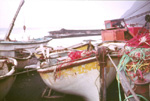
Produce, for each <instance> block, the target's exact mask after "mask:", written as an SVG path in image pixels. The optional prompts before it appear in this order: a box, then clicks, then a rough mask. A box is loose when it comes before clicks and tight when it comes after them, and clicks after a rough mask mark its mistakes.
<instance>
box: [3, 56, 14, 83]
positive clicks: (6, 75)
mask: <svg viewBox="0 0 150 101" xmlns="http://www.w3.org/2000/svg"><path fill="white" fill-rule="evenodd" d="M8 59H11V60H13V62H14V65H13V66H11V70H10V71H9V72H8V73H6V74H5V75H2V76H0V80H3V79H6V78H8V77H10V76H11V75H12V74H13V73H15V66H16V65H17V61H16V59H13V58H8Z"/></svg>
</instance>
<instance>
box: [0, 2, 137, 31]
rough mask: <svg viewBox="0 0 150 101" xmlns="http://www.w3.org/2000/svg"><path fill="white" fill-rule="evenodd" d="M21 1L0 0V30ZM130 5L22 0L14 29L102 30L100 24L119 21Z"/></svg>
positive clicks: (129, 3) (124, 3) (9, 21)
mask: <svg viewBox="0 0 150 101" xmlns="http://www.w3.org/2000/svg"><path fill="white" fill-rule="evenodd" d="M20 1H21V0H0V28H8V27H9V26H10V24H11V22H12V20H13V17H14V15H15V13H16V11H17V8H18V6H19V4H20ZM134 2H135V1H134V0H132V1H131V0H130V1H127V0H125V1H121V0H120V1H119V0H117V1H103V0H101V1H98V0H96V1H93V0H91V1H87V0H70V1H69V0H63V1H62V0H53V1H52V0H25V3H24V5H23V7H22V8H21V11H20V12H19V15H18V17H17V19H16V22H15V26H14V27H15V28H22V27H23V25H24V24H25V25H26V27H27V28H41V27H42V28H49V29H52V30H53V29H60V28H66V29H102V28H104V20H110V19H117V18H120V17H121V16H122V15H123V14H124V13H125V11H127V10H128V9H129V8H130V7H131V6H132V5H133V3H134Z"/></svg>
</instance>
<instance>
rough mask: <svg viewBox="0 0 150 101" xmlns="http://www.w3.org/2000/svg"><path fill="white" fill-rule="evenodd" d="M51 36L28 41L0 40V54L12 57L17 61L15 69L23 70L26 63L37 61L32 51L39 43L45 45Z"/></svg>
mask: <svg viewBox="0 0 150 101" xmlns="http://www.w3.org/2000/svg"><path fill="white" fill-rule="evenodd" d="M50 40H51V38H39V39H34V40H30V41H4V40H3V41H0V47H1V49H0V55H1V56H9V57H13V58H15V59H16V60H17V61H18V65H17V66H16V69H18V70H23V68H24V67H25V66H26V65H31V64H34V63H36V62H37V60H36V58H35V56H34V54H33V53H34V51H35V49H36V48H37V47H38V46H39V45H41V44H42V45H46V44H47V43H48V42H49V41H50Z"/></svg>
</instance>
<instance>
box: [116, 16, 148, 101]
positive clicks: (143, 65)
mask: <svg viewBox="0 0 150 101" xmlns="http://www.w3.org/2000/svg"><path fill="white" fill-rule="evenodd" d="M145 21H146V23H145V24H144V26H143V27H142V28H141V29H140V30H143V29H144V28H145V27H146V26H145V25H147V24H148V23H150V15H146V16H145ZM145 29H146V28H145ZM149 34H150V32H149V30H148V29H147V30H145V31H141V32H139V33H138V34H137V35H136V36H135V37H134V38H132V39H131V40H129V41H127V42H126V44H125V47H124V55H123V56H122V58H121V60H120V63H119V65H118V68H119V70H120V71H122V73H123V74H124V77H125V78H126V81H127V82H128V84H129V86H130V88H131V89H132V90H133V92H134V93H135V95H134V94H133V93H131V92H132V91H131V90H129V89H127V87H126V86H125V85H123V84H122V87H123V89H124V92H125V95H126V99H129V100H131V99H133V97H134V98H135V97H136V96H138V98H139V99H138V100H145V101H149V100H150V95H149V92H150V90H149V83H150V80H149V76H150V67H149V63H150V58H149V54H150V42H149V38H150V36H149ZM121 83H123V82H121ZM133 100H134V99H133Z"/></svg>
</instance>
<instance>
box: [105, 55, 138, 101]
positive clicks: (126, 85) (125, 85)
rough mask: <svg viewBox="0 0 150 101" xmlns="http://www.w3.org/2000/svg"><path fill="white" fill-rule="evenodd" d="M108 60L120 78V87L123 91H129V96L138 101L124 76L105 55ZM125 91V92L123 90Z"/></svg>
mask: <svg viewBox="0 0 150 101" xmlns="http://www.w3.org/2000/svg"><path fill="white" fill-rule="evenodd" d="M107 56H108V58H109V59H110V61H111V62H112V64H113V65H114V67H115V69H116V71H117V73H118V74H119V77H120V81H121V84H122V87H123V88H124V89H129V91H130V92H131V94H132V95H133V97H134V99H135V101H140V100H139V98H138V97H137V96H136V94H135V92H134V91H133V90H132V88H131V87H130V85H129V83H128V81H127V79H126V77H125V75H123V74H122V73H121V72H120V71H119V70H118V68H117V66H116V64H115V63H114V62H113V60H112V59H111V57H110V55H109V54H107ZM125 91H126V90H125Z"/></svg>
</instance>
